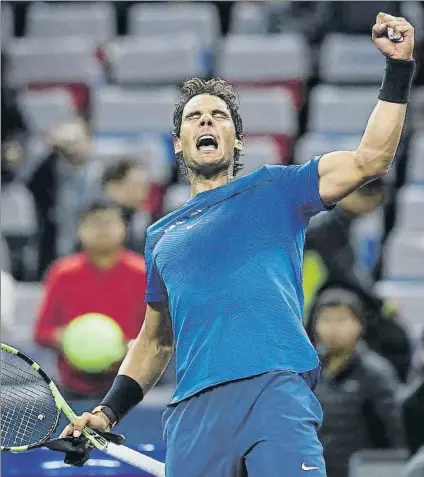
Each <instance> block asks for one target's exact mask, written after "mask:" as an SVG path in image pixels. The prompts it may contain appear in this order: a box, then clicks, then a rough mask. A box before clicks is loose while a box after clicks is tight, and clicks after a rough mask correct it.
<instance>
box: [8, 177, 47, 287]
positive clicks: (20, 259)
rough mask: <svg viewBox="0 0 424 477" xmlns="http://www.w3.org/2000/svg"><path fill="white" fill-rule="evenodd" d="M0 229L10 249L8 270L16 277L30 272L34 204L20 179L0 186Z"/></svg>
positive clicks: (33, 248) (33, 244)
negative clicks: (9, 266)
mask: <svg viewBox="0 0 424 477" xmlns="http://www.w3.org/2000/svg"><path fill="white" fill-rule="evenodd" d="M0 213H1V229H2V234H3V235H4V238H5V239H6V241H7V245H8V247H9V251H10V260H11V269H12V270H11V271H12V273H13V275H14V276H15V278H17V279H28V278H31V277H32V274H33V273H34V267H35V260H36V250H35V238H36V234H37V231H38V224H37V218H36V211H35V204H34V200H33V198H32V195H31V193H30V192H29V191H28V189H26V187H25V186H24V185H22V184H20V183H11V184H9V185H7V186H3V187H2V193H1V196H0Z"/></svg>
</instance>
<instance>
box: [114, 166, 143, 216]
mask: <svg viewBox="0 0 424 477" xmlns="http://www.w3.org/2000/svg"><path fill="white" fill-rule="evenodd" d="M106 188H107V193H108V196H109V197H110V198H111V199H113V200H114V201H115V202H117V203H118V204H120V205H122V206H124V207H128V208H129V209H134V210H137V209H139V208H140V207H141V205H142V203H143V201H144V199H145V198H146V195H147V189H148V180H147V175H146V173H145V171H144V170H143V169H142V168H141V167H132V168H131V169H129V170H128V172H127V173H126V174H125V176H124V177H123V178H122V179H121V180H119V181H113V182H110V183H109V184H107V186H106Z"/></svg>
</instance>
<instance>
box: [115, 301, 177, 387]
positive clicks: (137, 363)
mask: <svg viewBox="0 0 424 477" xmlns="http://www.w3.org/2000/svg"><path fill="white" fill-rule="evenodd" d="M173 352H174V339H173V334H172V325H171V319H170V316H169V309H168V303H167V302H166V301H163V302H155V303H149V304H148V305H147V308H146V317H145V320H144V324H143V326H142V328H141V331H140V333H139V335H138V336H137V338H136V339H135V340H134V342H133V343H132V345H131V346H130V349H129V351H128V353H127V356H126V357H125V359H124V361H123V363H122V364H121V367H120V368H119V371H118V375H119V374H124V375H126V376H129V377H130V378H132V379H134V380H135V381H137V382H138V384H140V386H141V388H142V390H143V393H144V394H146V393H147V392H148V391H149V390H150V389H151V388H152V387H153V386H154V385H155V384H156V383H157V382H158V380H159V378H160V377H161V376H162V374H163V372H164V371H165V369H166V367H167V366H168V363H169V361H170V359H171V357H172V354H173Z"/></svg>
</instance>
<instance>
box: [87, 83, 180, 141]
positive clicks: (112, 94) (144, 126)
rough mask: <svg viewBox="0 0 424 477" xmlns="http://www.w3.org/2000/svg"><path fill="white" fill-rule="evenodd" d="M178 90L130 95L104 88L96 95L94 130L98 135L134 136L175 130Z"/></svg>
mask: <svg viewBox="0 0 424 477" xmlns="http://www.w3.org/2000/svg"><path fill="white" fill-rule="evenodd" d="M177 94H178V91H177V90H176V89H175V88H156V89H143V90H138V91H130V90H125V89H121V88H118V87H106V88H102V89H100V90H98V91H96V93H95V94H94V98H93V115H92V122H91V124H92V129H93V131H94V133H95V134H97V135H127V136H131V135H132V136H134V135H139V134H141V133H143V132H152V133H166V134H168V135H169V134H170V133H171V130H172V117H173V111H174V102H175V99H176V97H177Z"/></svg>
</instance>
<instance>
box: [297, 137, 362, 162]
mask: <svg viewBox="0 0 424 477" xmlns="http://www.w3.org/2000/svg"><path fill="white" fill-rule="evenodd" d="M360 142H361V136H360V135H351V134H347V135H343V134H341V135H335V134H322V133H316V132H307V133H305V134H304V135H303V136H301V137H300V138H298V139H297V141H296V144H295V147H294V162H295V163H296V164H304V163H305V162H307V161H309V160H310V159H311V158H312V157H313V156H318V155H320V154H325V153H327V152H332V151H354V150H355V149H357V147H358V146H359V143H360Z"/></svg>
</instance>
